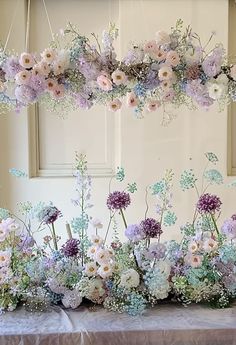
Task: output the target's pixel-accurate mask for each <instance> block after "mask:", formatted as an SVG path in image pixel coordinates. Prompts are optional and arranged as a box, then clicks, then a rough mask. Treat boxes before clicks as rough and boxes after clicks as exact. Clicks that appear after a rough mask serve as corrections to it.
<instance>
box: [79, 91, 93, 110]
mask: <svg viewBox="0 0 236 345" xmlns="http://www.w3.org/2000/svg"><path fill="white" fill-rule="evenodd" d="M76 103H77V104H78V106H79V107H80V108H82V109H86V110H88V109H90V108H91V107H92V105H93V102H92V101H90V100H89V95H87V94H86V93H80V94H77V95H76Z"/></svg>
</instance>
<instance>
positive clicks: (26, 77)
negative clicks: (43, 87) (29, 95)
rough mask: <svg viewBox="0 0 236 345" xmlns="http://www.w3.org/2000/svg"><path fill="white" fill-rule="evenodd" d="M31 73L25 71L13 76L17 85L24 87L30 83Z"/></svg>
mask: <svg viewBox="0 0 236 345" xmlns="http://www.w3.org/2000/svg"><path fill="white" fill-rule="evenodd" d="M30 77H31V73H30V72H29V71H27V70H25V71H21V72H18V73H17V74H16V76H15V81H16V84H17V85H25V84H28V82H29V81H30Z"/></svg>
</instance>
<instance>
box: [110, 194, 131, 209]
mask: <svg viewBox="0 0 236 345" xmlns="http://www.w3.org/2000/svg"><path fill="white" fill-rule="evenodd" d="M130 202H131V200H130V195H129V194H128V193H125V192H119V191H115V192H113V193H110V194H109V196H108V198H107V207H108V208H109V210H120V209H123V210H124V209H126V207H128V206H129V205H130Z"/></svg>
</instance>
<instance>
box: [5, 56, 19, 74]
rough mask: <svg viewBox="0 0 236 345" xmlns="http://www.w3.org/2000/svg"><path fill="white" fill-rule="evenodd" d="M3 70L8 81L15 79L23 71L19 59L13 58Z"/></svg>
mask: <svg viewBox="0 0 236 345" xmlns="http://www.w3.org/2000/svg"><path fill="white" fill-rule="evenodd" d="M2 69H3V71H4V72H5V73H6V75H5V77H6V79H14V78H15V75H16V74H17V73H18V72H20V71H22V70H23V67H22V66H21V65H20V64H19V60H18V59H17V57H14V56H11V57H9V58H8V59H7V61H6V62H5V63H4V64H3V66H2Z"/></svg>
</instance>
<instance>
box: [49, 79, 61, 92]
mask: <svg viewBox="0 0 236 345" xmlns="http://www.w3.org/2000/svg"><path fill="white" fill-rule="evenodd" d="M57 85H58V83H57V81H56V80H54V79H51V78H49V79H47V80H46V87H47V89H48V91H53V90H55V88H56V87H57Z"/></svg>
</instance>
